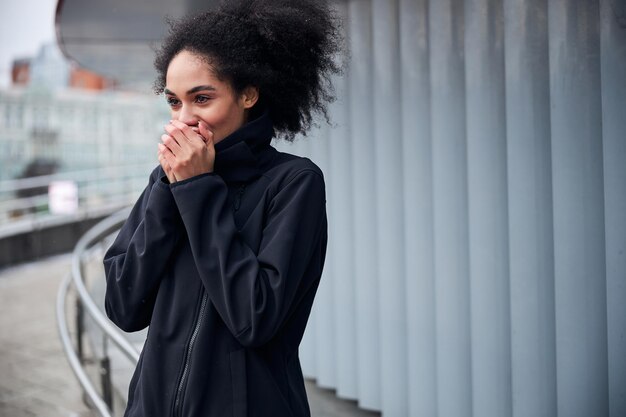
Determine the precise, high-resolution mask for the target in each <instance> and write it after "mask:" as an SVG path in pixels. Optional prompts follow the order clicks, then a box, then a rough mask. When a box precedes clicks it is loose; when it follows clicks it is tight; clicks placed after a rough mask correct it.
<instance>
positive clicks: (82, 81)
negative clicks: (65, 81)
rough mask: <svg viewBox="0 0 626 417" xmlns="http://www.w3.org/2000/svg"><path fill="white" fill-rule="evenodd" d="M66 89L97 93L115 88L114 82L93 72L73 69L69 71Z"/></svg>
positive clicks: (78, 68) (77, 68)
mask: <svg viewBox="0 0 626 417" xmlns="http://www.w3.org/2000/svg"><path fill="white" fill-rule="evenodd" d="M68 87H70V88H80V89H83V90H96V91H98V90H107V89H110V88H113V87H115V82H114V81H112V80H110V79H108V78H105V77H103V76H101V75H99V74H97V73H95V72H92V71H89V70H86V69H84V68H80V67H75V68H72V70H71V71H70V79H69V85H68Z"/></svg>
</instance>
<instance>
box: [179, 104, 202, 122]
mask: <svg viewBox="0 0 626 417" xmlns="http://www.w3.org/2000/svg"><path fill="white" fill-rule="evenodd" d="M178 120H179V121H181V122H183V123H185V124H186V125H188V126H195V125H197V124H198V118H197V117H196V116H195V115H194V114H193V113H192V112H191V111H190V109H189V108H188V107H187V108H186V107H185V106H183V107H182V108H181V109H180V112H179V113H178Z"/></svg>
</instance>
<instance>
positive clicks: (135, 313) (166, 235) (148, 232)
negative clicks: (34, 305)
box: [104, 168, 182, 332]
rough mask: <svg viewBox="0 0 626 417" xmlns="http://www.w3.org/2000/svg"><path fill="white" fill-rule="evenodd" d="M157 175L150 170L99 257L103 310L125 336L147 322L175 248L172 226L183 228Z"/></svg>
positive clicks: (170, 194) (175, 233) (172, 199)
mask: <svg viewBox="0 0 626 417" xmlns="http://www.w3.org/2000/svg"><path fill="white" fill-rule="evenodd" d="M160 173H161V170H160V168H157V169H155V170H154V171H153V172H152V175H151V176H150V181H149V183H148V186H147V187H146V188H145V190H144V191H143V193H142V194H141V196H140V197H139V200H138V201H137V202H136V203H135V206H134V207H133V209H132V211H131V213H130V215H129V216H128V219H127V220H126V222H125V223H124V225H123V226H122V228H121V230H120V232H119V234H118V235H117V238H116V239H115V241H114V242H113V244H112V245H111V247H110V248H109V249H108V251H107V252H106V254H105V256H104V269H105V274H106V280H107V286H106V295H105V302H104V306H105V311H106V313H107V316H108V317H109V318H110V319H111V321H113V322H114V323H115V324H116V325H117V326H118V327H119V328H120V329H122V330H124V331H127V332H132V331H137V330H141V329H143V328H145V327H146V326H148V324H149V323H150V318H151V317H152V310H153V308H154V302H155V299H156V294H157V290H158V288H159V283H160V281H161V278H162V276H163V272H164V270H165V267H166V265H167V262H168V258H169V256H170V254H171V253H172V251H173V249H174V246H175V244H176V240H177V234H178V233H179V232H178V231H177V227H178V228H181V227H182V225H181V221H180V216H179V214H178V210H177V209H176V203H175V201H174V198H173V197H172V193H171V191H170V188H169V185H168V184H166V183H164V182H163V181H162V180H161V179H160ZM177 224H178V226H177Z"/></svg>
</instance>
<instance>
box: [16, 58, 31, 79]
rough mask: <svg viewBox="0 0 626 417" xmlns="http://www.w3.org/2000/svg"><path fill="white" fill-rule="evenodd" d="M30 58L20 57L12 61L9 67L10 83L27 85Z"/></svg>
mask: <svg viewBox="0 0 626 417" xmlns="http://www.w3.org/2000/svg"><path fill="white" fill-rule="evenodd" d="M30 61H31V60H30V58H20V59H16V60H14V61H13V68H12V69H11V83H12V84H13V85H21V86H25V85H28V83H29V82H30Z"/></svg>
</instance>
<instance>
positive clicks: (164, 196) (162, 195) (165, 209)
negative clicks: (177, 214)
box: [148, 177, 176, 215]
mask: <svg viewBox="0 0 626 417" xmlns="http://www.w3.org/2000/svg"><path fill="white" fill-rule="evenodd" d="M165 179H166V180H167V177H166V178H165ZM148 205H149V206H150V207H152V209H153V210H154V211H156V212H159V213H163V214H165V215H168V214H172V211H176V201H175V200H174V196H172V192H171V191H170V185H169V184H167V183H165V182H163V181H162V180H158V181H155V183H154V185H153V186H152V192H151V193H150V199H149V200H148Z"/></svg>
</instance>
